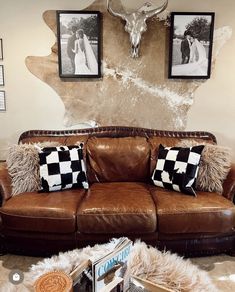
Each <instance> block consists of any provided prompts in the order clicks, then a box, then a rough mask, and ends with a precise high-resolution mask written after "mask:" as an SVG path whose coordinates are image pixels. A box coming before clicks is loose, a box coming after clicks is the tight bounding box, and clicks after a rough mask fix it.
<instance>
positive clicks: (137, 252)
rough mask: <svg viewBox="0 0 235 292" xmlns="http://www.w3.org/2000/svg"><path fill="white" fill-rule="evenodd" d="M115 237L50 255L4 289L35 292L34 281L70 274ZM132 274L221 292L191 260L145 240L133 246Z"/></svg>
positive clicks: (182, 287) (166, 283) (102, 251)
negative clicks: (20, 281) (49, 274)
mask: <svg viewBox="0 0 235 292" xmlns="http://www.w3.org/2000/svg"><path fill="white" fill-rule="evenodd" d="M114 243H115V240H113V241H112V242H111V243H110V244H108V245H95V246H94V247H89V246H88V247H86V248H84V249H75V250H72V251H68V252H65V253H60V254H59V255H58V256H53V257H51V258H46V259H44V260H42V261H40V262H38V263H37V264H36V265H33V266H31V268H30V271H29V272H28V273H26V274H25V280H24V283H23V284H21V287H19V286H20V285H18V287H17V286H14V285H12V284H10V283H9V282H8V283H6V284H5V285H4V286H1V289H3V288H4V292H13V291H33V283H34V281H35V280H36V279H37V278H38V277H39V276H41V275H42V274H43V273H46V272H48V271H53V270H62V271H64V272H66V273H69V272H70V271H71V270H72V268H73V266H74V265H75V264H78V263H79V262H82V261H83V260H85V259H88V258H90V257H98V256H101V255H104V254H106V253H107V251H109V250H110V248H112V246H113V244H114ZM129 267H130V270H131V273H132V274H133V275H136V276H138V277H141V278H143V279H148V280H150V281H152V282H154V283H157V284H160V285H162V286H165V287H167V288H170V289H172V290H174V291H176V292H178V291H182V292H183V291H185V292H186V291H188V292H189V291H190V292H199V291H200V292H202V291H203V292H209V291H211V292H217V291H218V289H217V288H216V287H215V286H214V284H213V283H212V281H211V279H210V277H209V276H208V274H207V272H205V271H202V270H200V269H199V268H198V267H197V266H195V265H193V264H192V263H191V262H190V260H184V259H183V258H182V257H179V256H178V255H176V254H171V253H170V252H160V251H159V250H157V249H156V248H153V247H149V246H147V245H146V244H145V243H143V242H136V243H135V244H134V246H133V250H132V253H131V257H130V260H129Z"/></svg>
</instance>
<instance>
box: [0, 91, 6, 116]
mask: <svg viewBox="0 0 235 292" xmlns="http://www.w3.org/2000/svg"><path fill="white" fill-rule="evenodd" d="M0 111H1V112H5V111H6V97H5V91H4V90H0Z"/></svg>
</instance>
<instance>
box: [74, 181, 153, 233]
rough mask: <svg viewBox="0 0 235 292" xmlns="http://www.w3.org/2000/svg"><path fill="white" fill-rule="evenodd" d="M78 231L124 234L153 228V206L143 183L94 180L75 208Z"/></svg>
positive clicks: (146, 231) (147, 230) (149, 231)
mask: <svg viewBox="0 0 235 292" xmlns="http://www.w3.org/2000/svg"><path fill="white" fill-rule="evenodd" d="M77 225H78V231H80V232H81V233H93V234H94V233H101V234H102V233H103V234H107V233H109V234H126V233H132V234H135V233H141V234H144V233H152V232H155V231H156V210H155V205H154V202H153V200H152V197H151V194H150V192H149V187H148V185H146V184H143V183H132V182H129V183H128V182H124V183H119V182H116V183H95V184H93V185H92V186H91V187H90V189H89V190H88V192H87V195H86V197H85V198H84V200H83V201H82V203H81V205H80V206H79V209H78V215H77Z"/></svg>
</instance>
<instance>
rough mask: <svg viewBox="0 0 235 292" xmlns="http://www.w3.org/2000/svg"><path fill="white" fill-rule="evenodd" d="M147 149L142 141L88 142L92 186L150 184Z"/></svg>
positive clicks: (144, 141)
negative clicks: (146, 182)
mask: <svg viewBox="0 0 235 292" xmlns="http://www.w3.org/2000/svg"><path fill="white" fill-rule="evenodd" d="M149 158H150V147H149V144H148V142H147V140H146V138H144V137H122V138H102V137H101V138H96V137H92V138H90V139H89V140H88V142H87V162H88V166H89V168H88V171H89V173H88V175H89V181H91V182H128V181H132V182H134V181H142V182H143V181H146V180H149V176H150V175H149V167H150V161H149Z"/></svg>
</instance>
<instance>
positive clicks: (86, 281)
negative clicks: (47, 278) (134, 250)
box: [70, 237, 132, 292]
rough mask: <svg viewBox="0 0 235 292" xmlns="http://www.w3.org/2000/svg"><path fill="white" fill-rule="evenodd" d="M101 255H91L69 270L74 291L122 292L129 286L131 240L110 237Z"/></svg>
mask: <svg viewBox="0 0 235 292" xmlns="http://www.w3.org/2000/svg"><path fill="white" fill-rule="evenodd" d="M105 247H106V252H105V253H103V255H100V254H99V255H96V254H95V255H93V256H92V257H91V258H90V259H88V260H84V261H83V262H81V263H79V265H77V266H75V267H74V268H73V270H72V271H71V272H70V277H71V278H72V280H73V291H74V292H108V291H112V292H123V291H127V289H128V288H129V272H128V270H127V260H128V257H129V255H130V251H131V247H132V241H131V240H129V239H128V238H126V237H123V238H119V239H112V240H111V241H110V242H109V243H107V244H106V245H105Z"/></svg>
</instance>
